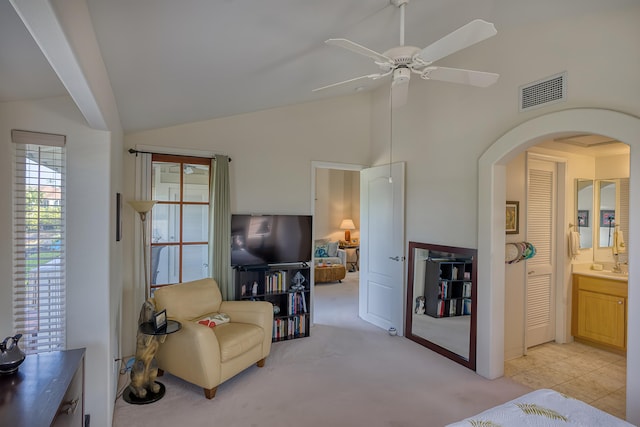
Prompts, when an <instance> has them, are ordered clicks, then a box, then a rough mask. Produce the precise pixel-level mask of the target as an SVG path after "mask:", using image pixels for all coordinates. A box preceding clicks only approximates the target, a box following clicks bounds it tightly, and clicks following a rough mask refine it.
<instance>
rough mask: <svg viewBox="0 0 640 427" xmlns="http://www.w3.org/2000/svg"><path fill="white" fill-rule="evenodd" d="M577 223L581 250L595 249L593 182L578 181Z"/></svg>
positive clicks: (587, 180)
mask: <svg viewBox="0 0 640 427" xmlns="http://www.w3.org/2000/svg"><path fill="white" fill-rule="evenodd" d="M576 207H577V212H576V222H575V224H574V225H575V228H574V230H575V231H578V232H579V233H580V249H589V248H592V247H593V222H594V216H593V180H592V179H582V178H578V179H577V180H576Z"/></svg>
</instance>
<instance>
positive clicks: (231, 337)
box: [213, 323, 264, 363]
mask: <svg viewBox="0 0 640 427" xmlns="http://www.w3.org/2000/svg"><path fill="white" fill-rule="evenodd" d="M213 332H215V334H216V338H217V339H218V342H219V343H220V361H221V362H222V363H224V362H227V361H229V360H231V359H233V358H234V357H236V356H239V355H241V354H244V353H246V352H247V351H249V350H250V349H252V348H253V347H255V346H257V345H260V344H262V341H263V339H264V330H263V329H262V328H259V327H257V326H255V325H249V324H246V323H226V324H224V325H220V326H218V327H216V328H215V329H214V330H213Z"/></svg>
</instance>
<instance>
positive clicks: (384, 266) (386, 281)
mask: <svg viewBox="0 0 640 427" xmlns="http://www.w3.org/2000/svg"><path fill="white" fill-rule="evenodd" d="M390 172H391V178H392V179H391V182H390V180H389V173H390ZM360 237H361V239H360V303H359V315H360V317H361V318H362V319H364V320H365V321H367V322H369V323H372V324H374V325H376V326H379V327H381V328H383V329H389V328H390V327H394V328H396V329H397V330H398V334H399V335H403V334H404V315H403V312H404V259H405V257H404V163H393V164H392V165H391V167H390V166H389V165H385V166H376V167H373V168H370V169H365V170H363V171H362V172H361V174H360Z"/></svg>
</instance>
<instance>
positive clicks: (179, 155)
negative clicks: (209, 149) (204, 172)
mask: <svg viewBox="0 0 640 427" xmlns="http://www.w3.org/2000/svg"><path fill="white" fill-rule="evenodd" d="M129 153H131V154H135V155H136V156H137V155H138V154H163V155H167V156H177V157H200V158H203V159H215V158H216V156H215V154H214V155H213V156H198V155H194V154H173V153H154V152H153V151H142V150H136V149H135V148H129ZM229 162H231V157H229Z"/></svg>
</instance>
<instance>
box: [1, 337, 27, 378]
mask: <svg viewBox="0 0 640 427" xmlns="http://www.w3.org/2000/svg"><path fill="white" fill-rule="evenodd" d="M20 338H22V334H16V335H14V336H12V337H6V338H5V339H4V341H2V342H1V343H0V374H2V375H6V374H13V373H14V372H16V371H17V370H18V366H20V364H21V363H22V362H24V359H25V357H26V356H25V354H24V352H23V351H22V350H20V347H19V346H18V341H19V340H20ZM7 343H8V344H7Z"/></svg>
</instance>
